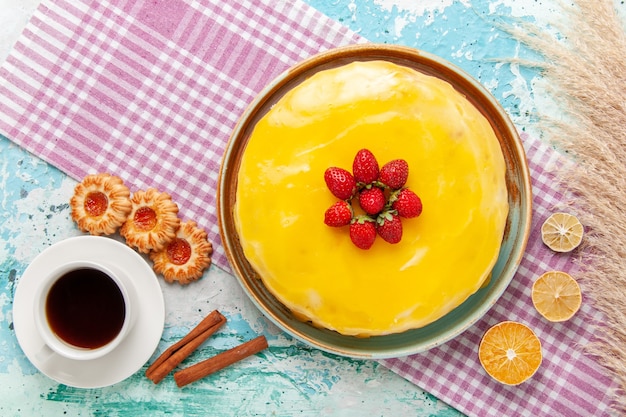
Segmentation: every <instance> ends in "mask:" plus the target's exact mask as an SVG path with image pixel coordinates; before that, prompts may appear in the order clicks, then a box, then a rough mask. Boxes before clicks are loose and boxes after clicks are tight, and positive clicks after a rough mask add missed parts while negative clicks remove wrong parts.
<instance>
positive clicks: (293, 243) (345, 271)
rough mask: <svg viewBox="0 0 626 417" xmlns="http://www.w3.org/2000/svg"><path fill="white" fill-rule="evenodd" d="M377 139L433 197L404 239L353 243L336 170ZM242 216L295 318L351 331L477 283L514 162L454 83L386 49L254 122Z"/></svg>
mask: <svg viewBox="0 0 626 417" xmlns="http://www.w3.org/2000/svg"><path fill="white" fill-rule="evenodd" d="M364 148H365V149H368V150H370V151H371V152H372V153H373V154H375V155H376V158H377V159H378V161H380V162H381V164H382V163H384V162H386V161H391V160H393V159H398V158H401V159H404V160H405V161H407V163H408V165H409V176H408V180H407V182H406V187H408V188H410V189H411V190H413V191H414V192H415V193H417V194H418V195H419V197H420V198H421V201H422V204H423V211H422V214H421V215H420V216H419V217H418V218H413V219H406V221H404V223H403V235H402V240H401V241H400V242H399V243H396V244H389V243H387V242H385V241H384V240H382V239H377V240H376V241H375V243H374V244H373V246H372V247H371V248H370V249H369V250H363V249H360V248H358V247H356V246H355V245H354V244H353V243H352V242H351V240H350V237H349V233H348V230H347V228H346V227H328V226H327V225H325V224H324V213H325V211H326V209H327V208H328V207H330V206H331V205H332V204H333V203H335V202H336V201H337V198H336V197H334V196H333V195H332V194H331V192H329V190H328V188H327V186H326V184H325V181H324V172H325V170H326V169H327V168H329V167H331V166H334V167H343V168H346V169H348V170H349V169H350V168H351V167H352V163H353V159H354V157H355V154H356V153H357V151H359V150H360V149H364ZM233 210H234V212H233V214H234V219H235V226H236V229H237V232H238V235H239V240H240V243H241V246H242V249H243V252H244V254H245V257H246V259H247V260H248V262H249V263H250V265H251V266H252V267H253V268H254V269H255V270H256V272H257V273H258V276H259V278H260V279H262V281H263V283H264V285H265V286H266V287H267V289H268V290H269V291H270V292H271V293H272V294H273V295H274V296H275V297H276V298H277V299H278V300H279V301H280V302H282V303H283V304H284V305H285V306H286V307H287V308H289V309H290V310H291V311H292V312H293V313H294V315H295V316H296V317H298V318H300V319H302V320H306V321H310V322H311V323H312V324H313V325H315V326H318V327H323V328H327V329H331V330H335V331H337V332H339V333H341V334H345V335H354V336H374V335H384V334H390V333H398V332H403V331H405V330H408V329H414V328H419V327H422V326H425V325H428V324H429V323H432V322H433V321H435V320H437V319H439V318H440V317H442V316H444V315H445V314H446V313H448V312H450V311H451V310H453V309H454V308H455V307H457V306H458V305H460V304H461V303H463V301H465V300H466V299H467V298H468V297H469V296H470V295H472V294H473V293H475V292H476V291H477V290H478V289H479V288H481V286H482V285H483V284H484V283H485V282H486V280H487V279H488V277H489V275H490V272H491V270H492V268H493V266H494V264H495V262H496V260H497V257H498V253H499V250H500V245H501V242H502V237H503V234H504V228H505V223H506V218H507V214H508V202H507V189H506V182H505V163H504V158H503V155H502V151H501V148H500V145H499V142H498V139H497V137H496V136H495V133H494V131H493V129H492V127H491V125H490V124H489V122H488V121H487V120H486V118H485V117H484V116H483V115H482V114H481V113H480V112H479V111H478V110H477V109H476V108H475V107H474V106H473V105H472V104H471V103H470V102H469V101H468V100H467V99H466V98H465V97H464V96H463V95H461V94H460V93H458V92H457V91H456V90H455V89H454V88H453V87H452V86H451V85H450V84H448V83H446V82H445V81H442V80H441V79H438V78H436V77H432V76H428V75H425V74H422V73H420V72H417V71H415V70H413V69H411V68H408V67H404V66H400V65H397V64H393V63H390V62H386V61H364V62H353V63H350V64H346V65H344V66H341V67H337V68H333V69H328V70H324V71H321V72H318V73H316V74H315V75H313V76H311V77H310V78H308V79H306V80H305V81H304V82H302V83H301V84H299V85H297V86H296V87H294V88H293V89H292V90H290V91H289V92H288V93H287V94H286V95H284V96H283V97H282V98H281V99H280V100H279V101H278V102H277V103H276V104H275V105H274V106H273V107H272V108H271V110H270V111H269V112H268V113H267V114H266V115H265V116H263V118H262V119H261V120H260V121H259V122H258V123H257V124H256V126H255V127H254V130H253V132H252V134H251V136H250V138H249V140H248V143H247V145H246V148H245V151H244V154H243V156H242V158H241V165H240V168H239V172H238V183H237V191H236V204H235V207H234V209H233Z"/></svg>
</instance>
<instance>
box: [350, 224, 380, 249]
mask: <svg viewBox="0 0 626 417" xmlns="http://www.w3.org/2000/svg"><path fill="white" fill-rule="evenodd" d="M350 240H351V241H352V243H354V244H355V246H356V247H358V248H360V249H366V250H367V249H369V248H371V247H372V245H373V244H374V241H375V240H376V226H375V224H374V221H373V220H372V219H370V218H369V217H367V216H358V217H355V218H354V219H353V220H352V222H351V223H350Z"/></svg>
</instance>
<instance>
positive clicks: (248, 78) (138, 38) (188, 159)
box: [0, 0, 614, 417]
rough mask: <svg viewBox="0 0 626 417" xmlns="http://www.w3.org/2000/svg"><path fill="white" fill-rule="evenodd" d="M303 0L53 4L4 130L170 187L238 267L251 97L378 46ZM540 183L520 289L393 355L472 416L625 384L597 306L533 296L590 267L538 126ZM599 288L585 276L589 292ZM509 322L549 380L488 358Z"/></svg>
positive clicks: (573, 399) (186, 214) (7, 81)
mask: <svg viewBox="0 0 626 417" xmlns="http://www.w3.org/2000/svg"><path fill="white" fill-rule="evenodd" d="M365 41H366V40H365V39H362V38H360V37H359V36H357V35H356V34H354V33H352V32H350V31H349V30H348V29H347V28H345V27H344V26H342V25H340V24H339V23H337V22H334V21H332V20H330V19H328V18H327V17H325V16H323V15H321V14H320V13H318V12H317V11H315V10H314V9H312V8H311V7H309V6H307V5H306V4H304V3H301V2H299V1H297V0H281V1H273V0H256V1H235V2H227V1H221V0H209V1H203V2H196V1H191V0H167V1H165V0H161V1H157V0H154V1H144V0H140V1H125V0H108V1H106V0H103V1H97V2H89V1H64V0H46V1H44V2H43V3H42V4H41V6H40V7H39V8H38V10H37V11H36V13H35V14H34V16H33V17H32V19H31V21H30V22H29V24H28V26H27V27H26V29H25V30H24V32H23V34H22V36H21V38H20V39H19V41H18V43H17V45H16V47H15V48H14V50H13V51H12V53H11V54H10V56H9V57H8V59H7V61H6V62H5V63H4V65H3V66H2V67H1V68H0V133H2V134H3V135H5V136H7V137H8V138H9V139H11V140H12V141H14V142H15V143H17V144H19V145H20V146H22V147H24V148H26V149H27V150H29V151H31V152H32V153H33V154H35V155H37V156H39V157H41V158H42V159H44V160H46V161H48V162H49V163H51V164H52V165H54V166H56V167H58V168H60V169H61V170H63V171H64V172H66V173H67V174H68V175H70V176H72V177H74V178H75V179H80V178H82V177H83V176H84V175H85V174H87V173H94V172H102V171H108V172H112V173H115V174H117V175H119V176H121V177H122V178H123V179H124V180H125V181H126V183H127V184H128V185H129V186H130V187H131V190H133V191H135V190H138V189H145V188H146V187H150V186H153V187H157V188H158V189H160V190H163V191H167V192H169V193H170V194H171V195H172V197H173V198H174V200H175V201H176V202H177V203H178V204H179V206H180V215H181V217H183V218H186V219H194V220H196V221H197V222H198V223H199V224H200V225H201V226H203V227H204V228H206V229H207V231H208V232H209V236H210V239H211V241H212V242H213V243H214V246H215V249H216V250H215V255H214V261H215V264H216V265H218V266H220V267H222V268H224V269H226V270H229V269H230V268H229V265H228V263H227V259H226V257H225V254H224V251H223V248H222V247H221V245H220V238H219V232H218V228H217V218H216V208H215V194H216V182H217V176H218V171H219V164H220V159H221V156H222V153H223V150H224V147H225V145H226V142H227V140H228V137H229V135H230V132H231V131H232V129H233V127H234V126H235V124H236V122H237V120H238V117H239V116H240V115H241V114H242V113H243V111H244V109H245V107H246V105H247V104H248V103H250V102H251V101H252V99H253V97H254V96H255V94H256V93H258V92H259V91H260V90H261V89H262V88H263V87H264V86H265V85H266V84H267V83H268V82H270V81H271V80H272V79H273V78H274V77H276V76H277V75H279V74H280V73H281V72H282V71H284V70H286V69H287V68H288V67H289V66H290V65H292V64H294V63H296V62H298V61H300V60H302V59H304V58H306V57H309V56H311V55H313V54H315V53H317V52H320V51H323V50H326V49H329V48H332V47H335V46H340V45H345V44H349V43H356V42H365ZM523 140H524V144H525V147H526V150H527V155H528V158H529V164H530V168H531V173H532V178H533V184H534V189H533V191H534V213H533V214H534V221H533V225H532V235H531V237H530V242H529V245H528V249H527V253H526V255H525V257H524V259H523V261H522V264H521V266H520V268H519V272H518V273H517V275H516V276H515V278H514V280H513V282H512V284H511V286H510V288H509V289H508V290H507V291H506V292H505V293H504V295H503V296H502V298H501V300H500V301H499V302H498V303H497V304H496V305H495V306H494V307H493V309H492V310H491V311H490V312H489V313H488V314H487V315H486V316H485V317H484V318H483V319H482V320H480V321H479V322H478V323H477V324H476V325H475V326H473V327H472V328H471V329H469V330H468V331H466V332H465V333H464V334H463V335H461V336H459V337H457V338H455V339H454V340H452V341H450V342H448V343H446V344H444V345H443V346H440V347H438V348H435V349H433V350H431V351H428V352H426V353H423V354H419V355H415V356H411V357H406V358H400V359H392V360H385V361H382V363H383V364H384V365H386V366H388V367H389V368H390V369H392V370H393V371H395V372H397V373H398V374H400V375H402V376H404V377H405V378H407V379H409V380H410V381H412V382H414V383H415V384H417V385H418V386H420V387H421V388H423V389H425V390H427V391H429V392H431V393H433V394H434V395H436V396H437V397H438V398H440V399H442V400H444V401H446V402H448V403H449V404H451V405H452V406H454V407H456V408H458V409H459V410H461V411H463V412H464V413H466V414H469V415H475V416H481V417H482V416H498V417H499V416H515V415H528V416H570V415H572V416H574V415H584V416H601V415H606V414H608V404H609V401H610V397H609V391H610V389H611V388H612V387H614V386H613V385H612V383H611V381H610V380H609V378H608V377H606V376H605V375H604V374H603V372H602V369H601V368H600V367H599V366H598V365H597V364H596V363H595V362H594V360H593V358H590V357H589V356H587V355H585V354H583V353H581V352H582V351H581V348H580V346H582V345H584V344H585V343H587V342H588V341H590V340H592V338H593V333H592V329H591V328H590V326H589V325H588V322H589V320H592V319H599V317H598V316H597V313H596V312H595V311H594V310H593V308H592V307H591V306H590V305H589V303H583V307H582V310H581V312H579V313H578V314H577V315H576V316H575V317H574V318H573V319H572V320H570V321H568V322H566V323H560V324H555V323H547V322H546V321H545V320H543V319H542V318H541V317H540V316H539V314H538V313H537V312H536V311H535V310H534V308H533V307H532V303H531V301H530V288H531V285H532V282H533V280H534V279H535V278H536V277H537V276H538V275H540V274H541V273H543V272H545V271H547V270H550V269H560V270H564V271H570V272H571V273H572V274H574V275H575V272H576V271H575V267H574V263H573V258H572V256H571V255H565V256H563V255H555V254H553V253H551V252H550V251H548V250H546V248H545V247H544V246H543V245H542V244H541V240H540V238H539V227H540V224H541V222H543V220H544V219H545V217H547V216H548V215H549V214H550V213H551V212H552V210H553V208H554V206H555V205H556V204H558V203H559V201H561V200H562V195H561V194H560V193H559V190H558V189H557V188H555V187H556V185H555V184H556V181H554V179H553V178H551V177H550V176H549V175H548V173H547V172H548V170H547V169H546V167H547V166H548V165H549V164H552V163H556V162H557V160H558V156H557V154H556V152H554V151H553V150H552V148H550V147H548V146H546V145H544V144H543V143H542V142H540V141H539V140H538V139H536V138H533V137H531V136H528V135H524V136H523ZM583 289H584V288H583ZM502 320H517V321H521V322H524V323H526V324H528V325H529V326H530V327H532V328H533V329H534V330H535V332H536V333H537V335H538V336H539V338H540V339H541V341H542V344H543V352H544V361H543V364H542V366H541V368H540V370H539V371H538V372H537V374H535V376H534V377H533V378H532V379H531V380H530V381H528V382H527V383H524V384H522V385H520V386H517V387H507V386H503V385H500V384H498V383H496V382H495V381H493V380H492V379H491V378H490V377H489V376H487V375H486V374H485V373H484V371H483V370H482V368H481V366H480V364H479V362H478V358H477V347H478V343H479V341H480V338H481V337H482V334H483V333H484V332H485V331H486V330H487V328H488V327H490V326H491V325H493V324H496V323H497V322H499V321H502Z"/></svg>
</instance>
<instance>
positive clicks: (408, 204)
mask: <svg viewBox="0 0 626 417" xmlns="http://www.w3.org/2000/svg"><path fill="white" fill-rule="evenodd" d="M390 200H392V201H393V202H392V204H391V208H393V209H394V210H396V211H397V212H398V216H400V217H406V218H411V217H417V216H419V215H420V214H422V200H421V199H420V198H419V197H418V196H417V194H415V193H414V192H413V191H411V190H409V189H408V188H403V189H401V190H400V191H399V192H396V193H394V194H392V196H391V198H390Z"/></svg>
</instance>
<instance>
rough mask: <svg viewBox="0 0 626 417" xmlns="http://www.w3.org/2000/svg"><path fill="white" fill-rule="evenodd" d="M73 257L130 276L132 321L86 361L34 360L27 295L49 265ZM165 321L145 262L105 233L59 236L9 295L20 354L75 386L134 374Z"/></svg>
mask: <svg viewBox="0 0 626 417" xmlns="http://www.w3.org/2000/svg"><path fill="white" fill-rule="evenodd" d="M76 260H88V261H97V262H101V263H104V264H106V266H108V267H109V268H111V269H114V270H118V271H121V272H124V273H125V274H127V276H129V277H131V278H132V284H133V285H134V286H135V292H136V293H137V309H136V310H135V311H136V312H137V316H136V319H135V324H134V326H133V328H132V330H131V331H130V333H129V334H128V336H126V338H125V339H124V340H123V341H122V343H120V345H119V346H118V347H117V348H115V350H113V351H111V352H110V353H108V354H107V355H105V356H103V357H101V358H98V359H94V360H89V361H77V360H71V359H67V358H64V357H61V356H57V357H55V358H52V359H48V360H46V361H42V360H40V359H37V354H38V353H39V352H40V351H41V349H42V348H43V346H44V343H43V339H42V338H41V336H40V335H39V332H38V331H37V329H36V328H35V322H34V320H33V309H34V306H33V302H34V300H33V294H34V289H35V288H36V286H37V284H38V282H39V280H41V277H43V275H44V274H45V273H47V272H48V271H50V270H51V269H54V268H56V267H57V266H58V265H61V264H63V263H66V262H71V261H76ZM164 324H165V305H164V301H163V293H162V291H161V287H160V285H159V282H158V280H157V277H156V275H155V274H154V272H153V271H152V268H150V265H148V263H147V262H146V261H145V260H144V259H143V258H142V257H141V256H140V255H139V254H138V253H137V252H135V251H134V250H132V249H131V248H129V247H128V246H126V245H124V244H123V243H121V242H118V241H116V240H113V239H111V238H106V237H98V236H78V237H72V238H69V239H65V240H63V241H60V242H58V243H55V244H54V245H52V246H50V247H49V248H47V249H45V250H44V251H43V252H41V253H40V254H39V255H38V256H37V257H36V258H35V259H34V260H33V261H32V263H31V264H30V265H29V266H28V267H27V268H26V270H25V271H24V275H22V277H21V278H20V280H19V282H18V285H17V289H16V291H15V297H14V299H13V325H14V328H15V335H16V336H17V341H18V342H19V344H20V346H21V347H22V350H23V351H24V353H25V354H26V357H27V358H28V359H29V360H30V361H31V362H32V363H33V365H35V367H37V369H39V370H40V371H41V372H42V373H43V374H45V375H47V376H48V377H50V378H52V379H54V380H56V381H58V382H60V383H63V384H65V385H69V386H72V387H78V388H99V387H105V386H108V385H113V384H115V383H117V382H120V381H122V380H124V379H126V378H128V377H129V376H131V375H133V374H134V373H135V372H137V371H138V370H139V369H140V368H141V367H142V366H143V365H144V364H145V363H146V362H147V361H148V359H150V357H151V356H152V354H153V353H154V351H155V350H156V348H157V345H158V344H159V341H160V340H161V335H162V333H163V326H164Z"/></svg>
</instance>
